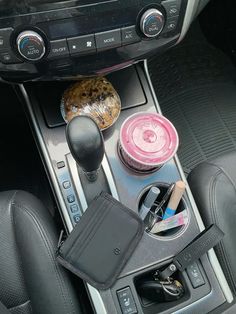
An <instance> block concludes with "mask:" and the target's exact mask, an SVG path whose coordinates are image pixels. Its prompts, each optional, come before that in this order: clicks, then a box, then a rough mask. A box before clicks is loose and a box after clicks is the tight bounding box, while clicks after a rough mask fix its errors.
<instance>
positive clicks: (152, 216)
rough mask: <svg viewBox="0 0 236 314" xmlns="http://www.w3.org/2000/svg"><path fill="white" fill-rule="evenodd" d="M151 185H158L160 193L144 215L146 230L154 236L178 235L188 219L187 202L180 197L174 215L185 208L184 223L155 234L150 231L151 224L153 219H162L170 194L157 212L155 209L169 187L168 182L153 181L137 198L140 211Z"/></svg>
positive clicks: (157, 220)
mask: <svg viewBox="0 0 236 314" xmlns="http://www.w3.org/2000/svg"><path fill="white" fill-rule="evenodd" d="M153 186H155V187H158V188H159V189H160V194H159V195H158V197H157V199H156V201H155V203H154V205H153V206H152V208H151V210H150V211H149V213H148V215H147V216H146V218H145V220H144V223H145V225H146V232H147V233H149V234H151V235H152V236H156V237H168V238H174V237H177V236H180V235H181V234H183V233H184V231H185V230H186V228H187V226H188V224H189V219H190V214H189V209H188V206H187V203H186V201H185V198H184V197H182V199H181V201H180V203H179V205H178V207H177V210H176V212H175V215H177V214H179V213H181V212H183V211H184V210H186V211H187V219H186V223H185V224H184V225H181V226H178V227H175V228H171V229H168V230H166V231H161V232H159V233H155V234H154V233H152V231H151V229H152V228H151V226H152V225H153V221H154V219H156V222H160V221H162V218H163V215H164V212H165V209H166V206H167V204H168V201H169V198H170V196H169V197H168V198H167V200H166V202H165V204H164V205H163V207H161V208H160V210H158V212H156V210H157V207H158V205H159V204H160V202H161V201H162V199H163V197H164V196H165V195H166V193H167V191H168V188H169V187H170V185H169V184H167V183H155V184H153V185H151V186H149V187H147V188H146V189H145V190H144V192H143V193H142V194H141V196H140V198H139V211H140V208H141V206H142V204H143V202H144V200H145V198H146V196H147V194H148V192H149V190H150V189H151V188H152V187H153Z"/></svg>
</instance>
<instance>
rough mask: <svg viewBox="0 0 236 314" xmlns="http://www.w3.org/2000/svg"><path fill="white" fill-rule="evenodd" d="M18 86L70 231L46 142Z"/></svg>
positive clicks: (28, 103)
mask: <svg viewBox="0 0 236 314" xmlns="http://www.w3.org/2000/svg"><path fill="white" fill-rule="evenodd" d="M19 88H20V90H21V92H22V95H23V97H24V99H25V102H26V105H27V109H28V111H29V114H30V117H31V120H32V123H33V126H34V130H33V131H35V133H36V136H37V140H38V143H39V146H40V150H41V152H42V154H43V157H44V160H45V163H46V165H47V170H48V173H49V175H50V178H51V180H52V183H53V190H54V193H55V194H56V199H57V201H58V204H59V206H60V208H61V211H62V214H63V218H64V220H65V224H66V226H67V228H68V231H69V232H71V231H72V229H73V225H72V222H71V220H70V216H69V214H68V211H67V208H66V205H65V202H64V199H63V196H62V193H61V190H60V186H59V183H58V181H57V177H56V174H55V172H54V169H53V166H52V164H51V160H50V157H49V154H48V151H47V148H46V144H45V143H44V140H43V136H42V134H41V132H40V130H39V126H38V123H37V121H36V119H35V116H34V112H33V109H32V107H31V104H30V100H29V96H28V94H27V92H26V90H25V87H24V85H23V84H19Z"/></svg>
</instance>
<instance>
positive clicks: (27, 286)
mask: <svg viewBox="0 0 236 314" xmlns="http://www.w3.org/2000/svg"><path fill="white" fill-rule="evenodd" d="M0 239H1V241H0V287H1V289H0V301H1V302H2V303H3V304H4V305H5V306H6V307H7V308H8V309H9V311H10V313H13V314H29V313H34V314H77V313H81V310H80V305H79V302H78V296H77V293H76V292H75V289H74V287H73V286H72V283H71V281H70V278H69V274H68V273H67V272H66V271H65V270H64V269H62V268H61V266H60V265H59V264H58V263H57V262H56V260H55V253H56V248H57V241H58V234H57V232H56V229H55V226H54V223H53V220H52V217H51V216H50V214H49V212H48V210H47V209H46V208H45V207H44V206H43V205H42V203H41V202H40V201H39V200H38V199H36V198H35V197H34V196H32V195H31V194H29V193H26V192H23V191H10V192H1V193H0Z"/></svg>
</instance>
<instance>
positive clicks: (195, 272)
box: [187, 263, 205, 288]
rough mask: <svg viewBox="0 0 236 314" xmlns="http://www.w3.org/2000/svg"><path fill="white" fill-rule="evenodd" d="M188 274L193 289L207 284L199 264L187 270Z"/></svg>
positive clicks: (194, 264)
mask: <svg viewBox="0 0 236 314" xmlns="http://www.w3.org/2000/svg"><path fill="white" fill-rule="evenodd" d="M187 274H188V276H189V279H190V281H191V283H192V286H193V288H198V287H200V286H202V285H204V284H205V280H204V278H203V276H202V274H201V272H200V269H199V267H198V264H197V263H193V264H192V265H190V266H189V267H188V268H187Z"/></svg>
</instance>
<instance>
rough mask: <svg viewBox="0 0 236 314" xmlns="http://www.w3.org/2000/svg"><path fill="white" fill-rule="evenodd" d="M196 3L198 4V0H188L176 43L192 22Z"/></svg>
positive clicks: (196, 6)
mask: <svg viewBox="0 0 236 314" xmlns="http://www.w3.org/2000/svg"><path fill="white" fill-rule="evenodd" d="M198 5H199V0H188V4H187V9H186V12H185V17H184V22H183V27H182V30H181V34H180V37H179V39H178V42H177V44H178V43H179V42H180V41H181V40H182V39H183V38H184V36H185V35H186V33H187V31H188V29H189V27H190V25H191V23H192V20H193V18H194V15H195V13H196V12H197V8H198Z"/></svg>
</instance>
